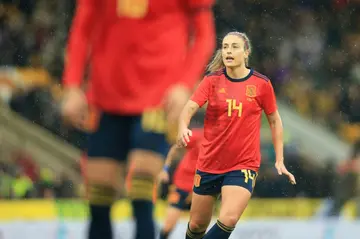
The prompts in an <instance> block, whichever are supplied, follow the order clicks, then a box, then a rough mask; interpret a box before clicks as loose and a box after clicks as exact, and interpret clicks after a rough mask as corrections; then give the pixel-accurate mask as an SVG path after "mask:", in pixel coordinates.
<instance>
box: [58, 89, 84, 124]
mask: <svg viewBox="0 0 360 239" xmlns="http://www.w3.org/2000/svg"><path fill="white" fill-rule="evenodd" d="M61 113H62V115H63V117H64V118H65V120H66V121H69V122H70V123H71V124H72V125H73V126H75V127H77V128H80V129H81V128H82V127H83V126H84V123H85V120H86V119H87V115H88V105H87V99H86V96H85V94H84V92H83V91H82V90H81V89H80V88H68V89H66V90H65V94H64V98H63V101H62V105H61Z"/></svg>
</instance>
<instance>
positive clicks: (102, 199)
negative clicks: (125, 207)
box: [87, 158, 124, 239]
mask: <svg viewBox="0 0 360 239" xmlns="http://www.w3.org/2000/svg"><path fill="white" fill-rule="evenodd" d="M123 168H124V167H123V166H122V165H120V164H118V163H117V162H116V161H114V160H109V159H107V158H91V159H90V160H89V162H88V164H87V180H88V198H89V206H90V216H91V221H90V228H89V239H100V238H103V239H111V238H112V229H111V218H110V210H111V206H112V204H113V202H114V201H115V199H116V192H117V191H116V189H117V188H118V185H116V184H115V183H114V182H119V181H120V178H119V177H121V176H120V175H121V171H123Z"/></svg>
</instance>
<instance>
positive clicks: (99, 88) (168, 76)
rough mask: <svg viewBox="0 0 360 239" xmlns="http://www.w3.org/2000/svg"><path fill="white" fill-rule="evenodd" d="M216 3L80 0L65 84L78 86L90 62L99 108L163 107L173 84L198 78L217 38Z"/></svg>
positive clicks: (206, 0)
mask: <svg viewBox="0 0 360 239" xmlns="http://www.w3.org/2000/svg"><path fill="white" fill-rule="evenodd" d="M213 2H214V0H171V1H168V0H136V1H133V0H102V1H99V0H78V6H77V11H76V14H75V18H74V20H73V26H72V29H71V31H70V38H69V43H68V48H67V61H66V65H65V70H64V79H63V81H64V84H65V86H69V87H70V86H75V87H78V86H81V84H82V79H83V77H84V71H85V68H86V65H87V63H89V65H90V81H91V91H92V92H91V93H92V96H93V97H92V99H93V103H94V104H95V106H96V107H98V108H99V109H101V110H103V111H108V112H113V113H120V114H128V115H131V114H139V113H142V112H143V111H144V110H145V109H148V108H155V107H159V106H160V105H161V102H162V100H163V98H164V96H165V93H166V91H167V90H168V89H169V88H170V87H171V86H173V85H174V84H177V83H178V84H183V85H185V86H187V87H189V88H192V87H193V86H194V84H195V83H196V81H197V80H198V79H199V77H200V76H201V74H202V71H203V69H204V66H205V65H206V63H207V61H208V59H209V58H210V56H211V53H212V51H213V46H214V44H215V37H214V35H215V34H214V24H213V17H212V12H211V7H212V5H213ZM190 38H193V39H194V41H192V39H190Z"/></svg>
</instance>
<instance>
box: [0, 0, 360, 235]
mask: <svg viewBox="0 0 360 239" xmlns="http://www.w3.org/2000/svg"><path fill="white" fill-rule="evenodd" d="M74 6H75V0H62V1H57V0H1V1H0V66H1V67H0V238H1V239H20V238H29V239H32V238H37V239H39V238H40V239H41V238H44V239H45V238H46V239H52V238H57V239H70V238H71V239H72V238H84V235H85V234H84V227H85V225H86V223H85V222H86V220H85V219H86V215H87V212H86V207H85V204H84V203H83V202H82V201H81V200H80V198H81V197H82V195H83V192H84V190H83V185H82V181H81V175H80V158H81V155H82V153H81V152H82V150H83V149H84V148H85V145H86V134H85V133H84V132H81V131H79V130H76V129H73V128H69V127H68V126H67V125H66V124H65V123H64V122H63V121H62V120H61V118H60V114H59V100H60V98H61V94H62V90H61V86H60V79H61V74H62V67H63V60H64V55H65V49H64V46H65V41H66V39H67V33H68V30H69V26H70V24H71V19H72V14H73V12H74ZM214 12H215V16H216V27H217V35H218V37H219V39H221V36H222V35H223V34H224V33H226V32H228V31H230V30H234V29H236V30H238V31H244V32H246V33H247V34H248V35H249V37H250V39H251V40H252V43H253V47H254V52H253V55H252V57H251V65H252V66H254V67H255V68H256V69H257V70H258V71H260V72H263V73H264V74H266V75H268V76H269V77H270V78H271V79H272V82H273V85H274V87H275V90H276V93H277V96H278V101H279V105H280V112H281V114H282V117H283V121H284V126H285V139H286V146H285V155H286V162H287V165H288V167H289V168H290V169H291V171H292V172H293V173H294V174H295V175H296V177H297V182H298V185H296V187H293V186H291V185H290V184H289V183H288V182H287V181H286V180H285V179H284V178H281V177H278V176H277V175H276V173H275V171H274V169H273V164H274V151H273V148H272V144H271V135H270V132H269V130H268V129H267V128H268V127H267V123H266V122H265V121H264V129H263V131H262V155H263V164H262V167H261V173H260V176H259V179H258V182H257V186H256V189H255V193H254V199H253V200H252V201H251V203H250V206H249V207H248V209H247V211H246V213H245V215H244V217H243V220H242V223H240V224H239V228H237V230H236V232H235V234H234V235H233V236H232V237H231V238H233V239H235V238H247V239H251V238H276V239H279V238H299V239H300V238H301V239H303V238H309V239H310V238H314V239H332V238H338V239H347V238H349V239H350V238H356V237H358V236H355V235H359V234H360V221H358V219H357V218H359V216H360V199H359V189H360V185H359V182H360V181H359V172H360V160H359V159H360V149H359V148H360V145H359V142H360V1H359V0H316V1H314V0H302V1H296V0H273V1H266V0H241V1H240V0H218V1H217V4H216V6H215V8H214ZM202 117H203V116H202V113H200V114H199V115H197V119H196V121H197V122H202ZM89 123H90V124H91V122H89ZM164 189H166V187H164ZM161 197H162V198H163V199H165V198H166V190H163V192H162V194H161ZM165 206H166V204H165V203H164V202H162V201H159V202H158V203H157V210H156V215H157V217H158V218H159V221H161V219H162V217H163V216H164V207H165ZM113 216H114V218H115V219H116V225H117V232H116V233H117V234H120V235H122V237H121V238H129V236H128V235H129V233H131V228H132V224H131V222H129V220H128V219H130V218H131V215H130V208H129V207H128V204H127V202H126V200H120V201H119V202H118V204H116V207H115V208H114V211H113ZM124 220H125V221H124ZM40 231H42V232H41V233H40ZM184 231H185V221H184V223H182V224H181V225H180V226H179V227H178V228H177V231H176V232H177V233H175V234H174V235H173V237H172V238H174V239H175V238H183V236H182V235H184V234H182V233H184Z"/></svg>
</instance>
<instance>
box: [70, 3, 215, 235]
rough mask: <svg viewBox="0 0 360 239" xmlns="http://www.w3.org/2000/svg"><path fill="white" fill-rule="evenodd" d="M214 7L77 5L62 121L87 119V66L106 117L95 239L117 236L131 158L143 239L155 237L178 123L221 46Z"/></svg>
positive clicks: (95, 158)
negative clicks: (116, 216) (116, 210)
mask: <svg viewBox="0 0 360 239" xmlns="http://www.w3.org/2000/svg"><path fill="white" fill-rule="evenodd" d="M212 5H213V0H174V1H166V0H138V1H132V0H103V1H97V0H78V2H77V10H76V13H75V17H74V20H73V25H72V28H71V31H70V38H69V43H68V48H67V61H66V65H65V70H64V76H63V78H64V79H63V83H64V87H65V89H66V94H65V97H64V101H63V114H64V116H65V117H66V118H67V119H68V120H71V121H72V122H73V123H74V124H79V122H80V124H81V121H82V120H83V119H84V118H86V114H87V104H86V97H85V95H84V92H83V88H82V86H83V81H82V80H83V78H84V75H85V69H86V67H87V66H88V65H89V66H90V67H89V69H90V72H89V76H90V78H89V87H90V92H91V94H92V98H93V99H92V101H93V104H94V107H96V108H97V109H98V110H99V111H100V112H101V117H100V119H99V125H98V127H97V129H96V131H95V132H94V133H92V134H91V136H90V139H89V145H88V162H87V165H86V170H87V172H86V175H87V183H88V187H89V189H88V190H89V191H88V193H89V204H90V216H91V220H90V227H89V237H88V238H89V239H98V238H101V239H109V238H112V235H113V233H112V227H111V220H110V209H111V206H112V204H113V202H114V200H115V195H116V189H117V188H120V187H123V183H121V180H120V179H123V178H124V171H125V167H126V159H129V160H130V161H131V164H132V169H133V170H132V174H131V177H132V178H131V188H130V190H129V191H128V196H129V198H130V199H131V201H132V208H133V215H134V217H135V220H136V238H137V239H153V238H154V237H155V225H154V220H153V215H152V214H153V203H152V197H153V185H154V184H155V183H156V179H157V176H158V174H159V173H160V171H161V169H162V166H163V159H164V157H165V156H166V154H167V152H168V149H169V145H168V143H167V141H166V132H167V130H168V123H167V121H166V119H167V120H170V121H169V122H175V121H176V120H177V119H178V116H179V115H180V112H181V109H182V107H183V106H184V105H185V103H186V101H187V99H188V97H189V95H190V92H191V90H192V88H193V86H194V84H195V82H196V81H197V80H198V79H199V77H200V76H201V74H202V71H203V70H204V66H205V65H206V63H207V61H208V59H209V58H210V56H211V53H212V51H213V47H214V41H215V39H214V24H213V16H212V11H211V7H212Z"/></svg>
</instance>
